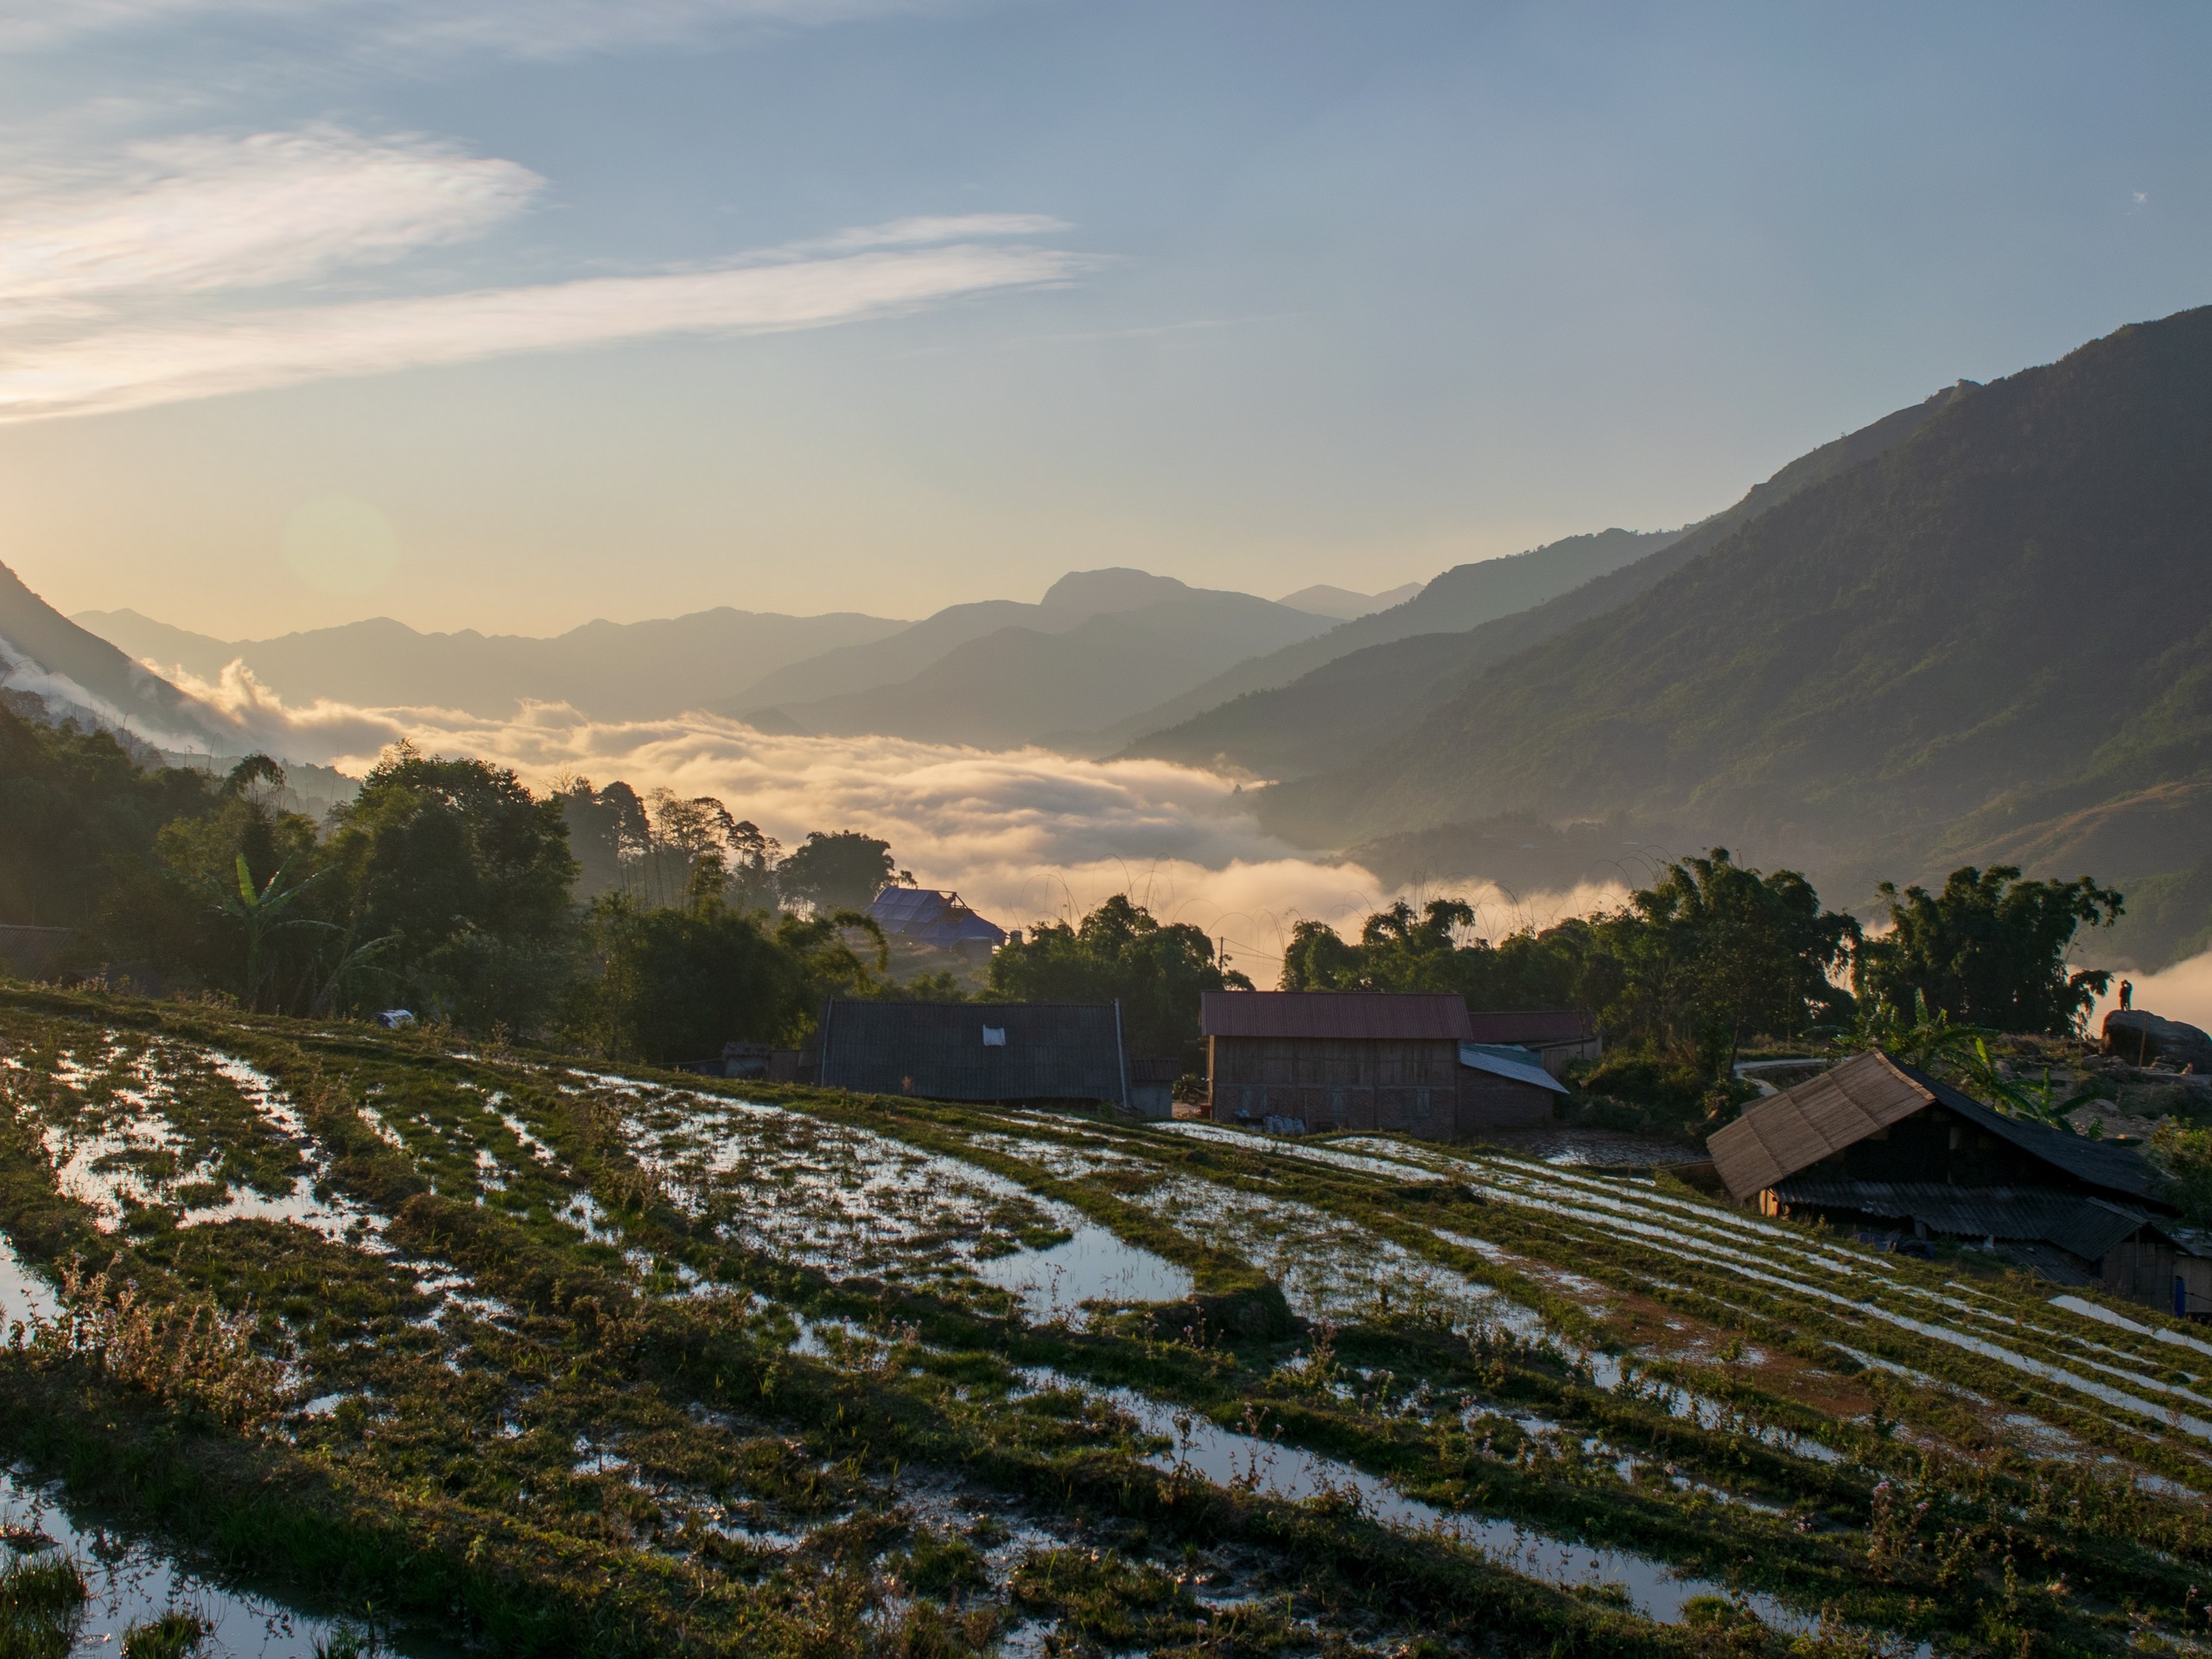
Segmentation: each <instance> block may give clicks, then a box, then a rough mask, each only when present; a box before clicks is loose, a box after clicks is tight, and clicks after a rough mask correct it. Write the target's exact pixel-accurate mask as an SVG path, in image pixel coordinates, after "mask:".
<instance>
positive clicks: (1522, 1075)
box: [1459, 1043, 1567, 1095]
mask: <svg viewBox="0 0 2212 1659" xmlns="http://www.w3.org/2000/svg"><path fill="white" fill-rule="evenodd" d="M1459 1064H1460V1065H1465V1066H1469V1067H1471V1068H1472V1069H1473V1070H1475V1071H1487V1072H1489V1073H1490V1074H1491V1076H1492V1077H1510V1078H1511V1079H1512V1080H1513V1081H1514V1082H1516V1083H1525V1084H1528V1085H1529V1087H1530V1088H1532V1089H1548V1090H1551V1091H1552V1093H1554V1094H1555V1095H1563V1094H1565V1093H1566V1092H1567V1085H1566V1084H1563V1083H1561V1082H1560V1080H1559V1079H1558V1078H1557V1077H1554V1076H1552V1074H1551V1073H1550V1072H1548V1071H1545V1070H1544V1063H1543V1061H1541V1059H1539V1058H1536V1054H1535V1051H1534V1050H1533V1049H1526V1048H1520V1047H1516V1046H1513V1045H1511V1044H1509V1043H1462V1044H1460V1045H1459Z"/></svg>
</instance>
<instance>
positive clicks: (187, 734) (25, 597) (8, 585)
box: [0, 564, 236, 750]
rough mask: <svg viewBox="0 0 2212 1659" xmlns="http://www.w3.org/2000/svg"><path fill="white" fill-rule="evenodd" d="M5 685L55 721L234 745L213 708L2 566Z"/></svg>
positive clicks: (185, 743)
mask: <svg viewBox="0 0 2212 1659" xmlns="http://www.w3.org/2000/svg"><path fill="white" fill-rule="evenodd" d="M0 688H5V689H7V690H14V691H17V692H22V693H27V694H29V696H35V697H36V698H37V699H38V700H39V701H40V702H41V703H43V704H44V705H45V706H46V708H47V709H48V711H49V712H50V713H51V714H52V715H54V716H56V717H73V718H75V719H76V720H77V721H79V723H80V724H85V725H97V726H100V727H104V728H118V727H119V728H124V729H126V730H128V731H130V733H131V734H133V735H134V736H136V737H137V738H139V739H141V740H143V741H146V742H149V743H152V744H154V745H156V746H157V747H162V748H169V749H195V750H196V749H205V748H207V747H215V746H219V745H221V744H223V743H225V742H226V741H227V742H232V743H235V741H236V734H234V733H232V730H231V728H230V726H229V723H228V722H227V721H225V720H224V719H223V718H222V717H221V716H220V715H218V714H217V713H216V712H215V711H214V710H213V709H209V708H207V707H206V706H205V705H204V704H201V703H200V702H195V701H194V699H192V698H190V697H188V696H185V694H184V693H183V692H181V691H180V690H177V689H176V687H175V686H173V685H171V684H170V683H168V681H167V680H164V679H162V678H160V677H157V676H156V675H153V674H149V673H148V672H147V671H145V670H144V669H143V668H142V667H140V666H139V665H138V664H137V663H135V662H133V661H132V660H131V659H130V658H129V657H127V656H125V655H124V653H123V652H120V651H118V650H117V649H116V648H115V647H114V646H113V645H110V644H109V643H108V642H107V641H106V640H105V639H101V638H100V637H99V635H97V634H94V633H90V632H86V630H85V629H83V628H81V627H79V626H77V624H75V623H74V622H72V621H71V620H69V619H68V618H67V617H66V616H64V615H62V614H61V613H60V612H59V611H57V610H55V609H54V607H52V606H51V605H49V604H48V603H47V602H46V601H44V600H42V599H41V598H40V597H39V596H38V595H37V594H35V593H33V592H32V591H31V590H30V589H29V588H27V587H25V586H24V585H23V582H22V578H21V577H19V576H18V575H16V573H15V572H14V571H13V570H10V569H9V568H8V567H7V566H6V565H4V564H0Z"/></svg>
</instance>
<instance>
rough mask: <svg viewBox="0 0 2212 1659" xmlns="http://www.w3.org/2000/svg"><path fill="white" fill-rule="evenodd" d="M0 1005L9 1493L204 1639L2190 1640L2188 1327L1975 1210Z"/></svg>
mask: <svg viewBox="0 0 2212 1659" xmlns="http://www.w3.org/2000/svg"><path fill="white" fill-rule="evenodd" d="M0 1045H3V1047H0V1137H3V1138H4V1142H5V1144H4V1147H0V1230H4V1232H5V1234H6V1236H7V1238H8V1240H9V1243H10V1248H9V1249H8V1251H7V1252H6V1253H4V1254H0V1305H4V1309H5V1313H4V1315H3V1316H0V1318H4V1319H5V1320H6V1321H9V1322H12V1323H15V1324H17V1325H20V1326H21V1329H20V1331H17V1332H14V1333H13V1335H12V1338H11V1340H10V1342H9V1344H8V1345H7V1346H6V1348H5V1351H4V1352H0V1378H4V1386H0V1453H3V1454H4V1456H5V1457H6V1459H9V1460H10V1462H11V1463H12V1465H13V1472H12V1474H11V1475H10V1478H9V1484H8V1485H7V1486H6V1488H5V1490H4V1491H0V1503H4V1504H5V1505H8V1506H12V1507H10V1515H14V1514H16V1512H17V1511H18V1510H22V1506H23V1505H25V1504H29V1505H31V1506H32V1508H33V1509H34V1510H36V1511H37V1513H39V1514H41V1515H44V1516H48V1517H49V1521H50V1523H49V1524H46V1525H44V1526H43V1528H42V1529H41V1528H38V1527H32V1526H29V1525H28V1524H25V1525H22V1526H18V1527H16V1529H14V1530H12V1531H10V1532H9V1533H8V1534H7V1536H9V1537H10V1538H12V1539H15V1540H16V1542H17V1544H18V1545H19V1546H20V1548H21V1551H22V1554H23V1558H24V1559H25V1560H34V1559H45V1557H44V1556H42V1555H40V1554H38V1553H37V1551H38V1550H39V1549H44V1550H45V1551H46V1553H47V1554H57V1553H77V1554H80V1555H82V1556H83V1557H84V1558H85V1564H86V1566H87V1567H92V1566H93V1565H95V1564H96V1563H95V1557H96V1556H97V1555H98V1552H99V1550H100V1549H108V1550H110V1551H111V1554H114V1555H115V1557H116V1559H123V1558H124V1557H125V1556H126V1555H127V1557H128V1559H130V1560H132V1561H136V1562H139V1563H141V1564H142V1566H143V1571H141V1572H139V1573H138V1575H137V1578H135V1579H133V1580H131V1582H132V1583H134V1584H138V1585H141V1586H145V1585H152V1586H156V1588H155V1589H153V1590H146V1589H143V1587H142V1589H141V1590H139V1591H137V1592H134V1593H136V1594H137V1595H138V1598H139V1601H140V1602H141V1603H143V1604H144V1605H143V1606H137V1605H136V1604H134V1607H135V1611H134V1617H135V1616H137V1615H138V1614H143V1613H149V1612H158V1611H161V1610H162V1609H161V1607H160V1605H156V1604H159V1603H160V1602H162V1599H163V1598H164V1597H167V1598H168V1599H172V1600H174V1599H178V1598H189V1597H193V1596H197V1597H199V1598H200V1599H202V1601H203V1602H206V1603H207V1605H211V1606H213V1607H215V1608H216V1610H217V1611H224V1610H226V1609H227V1610H231V1611H232V1612H235V1609H236V1608H238V1607H246V1608H248V1609H250V1610H251V1611H252V1618H253V1619H256V1620H258V1622H257V1623H253V1624H252V1629H253V1630H254V1631H255V1632H256V1634H255V1635H254V1637H253V1643H252V1644H251V1646H250V1647H246V1648H240V1647H238V1641H237V1639H236V1638H235V1637H232V1636H231V1635H228V1634H226V1635H224V1636H223V1637H222V1640H223V1642H224V1643H227V1644H228V1650H233V1651H254V1652H261V1653H266V1654H269V1655H271V1656H276V1655H280V1654H284V1653H293V1652H296V1653H301V1654H306V1653H308V1652H311V1651H314V1650H315V1649H316V1646H317V1644H318V1643H321V1644H323V1645H324V1646H326V1647H328V1646H331V1645H332V1644H334V1643H335V1644H338V1646H339V1647H340V1648H342V1646H343V1643H345V1642H346V1641H351V1640H353V1632H361V1633H365V1634H366V1635H367V1636H368V1637H371V1638H372V1639H373V1640H374V1641H376V1642H378V1643H385V1644H387V1645H389V1646H391V1647H392V1648H395V1649H398V1650H401V1651H410V1652H425V1653H429V1652H441V1651H454V1650H457V1649H460V1648H461V1647H468V1648H473V1649H478V1650H484V1651H492V1652H501V1653H576V1652H589V1653H594V1654H608V1655H624V1654H656V1655H658V1654H689V1653H701V1654H709V1653H726V1654H746V1655H753V1654H763V1655H782V1654H789V1655H801V1654H804V1655H817V1654H819V1655H840V1654H854V1655H858V1654H875V1653H882V1654H899V1655H912V1656H924V1655H963V1654H971V1653H973V1654H982V1653H992V1652H996V1653H1001V1654H1005V1655H1009V1656H1023V1655H1034V1656H1042V1655H1046V1654H1105V1653H1128V1654H1136V1653H1144V1654H1152V1655H1198V1654H1217V1655H1241V1654H1249V1655H1274V1654H1281V1655H1340V1654H1355V1653H1357V1654H1376V1655H1415V1654H1420V1655H1441V1654H1454V1653H1516V1654H1517V1653H1536V1652H1541V1653H1563V1654H1564V1653H1591V1654H1644V1653H1662V1654H1663V1653H1681V1654H1728V1655H1758V1654H1767V1653H1774V1654H1780V1653H1798V1654H1805V1655H1814V1654H1865V1653H1897V1654H1914V1653H1927V1654H1930V1655H1936V1654H1953V1653H1956V1654H1969V1653H1972V1654H1989V1655H2005V1656H2018V1655H2023V1654H2033V1655H2038V1656H2040V1655H2054V1654H2067V1653H2085V1654H2086V1653H2119V1652H2124V1651H2156V1650H2164V1651H2202V1650H2203V1649H2204V1648H2205V1646H2206V1645H2208V1637H2212V1630H2209V1629H2208V1617H2209V1616H2208V1612H2207V1606H2208V1598H2207V1596H2206V1594H2205V1591H2206V1590H2207V1589H2208V1588H2212V1525H2208V1518H2207V1510H2206V1504H2205V1500H2204V1497H2202V1494H2203V1493H2204V1492H2206V1491H2208V1490H2212V1333H2207V1332H2202V1331H2200V1330H2190V1329H2180V1328H2174V1327H2172V1326H2171V1324H2170V1323H2169V1322H2165V1321H2162V1320H2161V1319H2158V1317H2157V1316H2155V1315H2153V1314H2152V1313H2149V1312H2148V1311H2147V1310H2141V1309H2137V1308H2134V1307H2132V1306H2128V1305H2126V1304H2107V1303H2105V1302H2102V1301H2101V1300H2098V1299H2095V1298H2094V1297H2088V1296H2080V1295H2072V1294H2057V1293H2055V1292H2054V1291H2053V1289H2052V1288H2051V1287H2049V1286H2048V1285H2044V1284H2040V1283H2037V1282H2036V1281H2031V1280H2028V1279H2026V1278H2024V1277H2021V1276H2018V1275H2015V1274H2007V1273H2005V1272H2004V1271H2002V1270H2000V1269H1999V1268H1998V1266H1997V1265H1996V1264H1995V1263H1993V1262H1992V1261H1991V1260H1989V1259H1988V1258H1986V1257H1983V1256H1980V1255H1978V1254H1977V1253H1974V1252H1967V1253H1965V1254H1963V1255H1960V1256H1959V1257H1957V1258H1956V1259H1954V1260H1948V1261H1940V1262H1934V1263H1926V1262H1913V1261H1910V1260H1905V1259H1900V1258H1897V1257H1893V1256H1888V1255H1880V1254H1878V1253H1876V1252H1873V1251H1872V1250H1869V1249H1866V1248H1864V1247H1861V1246H1859V1245H1856V1244H1853V1243H1849V1242H1847V1241H1846V1240H1844V1239H1842V1238H1840V1237H1838V1236H1835V1235H1834V1234H1828V1233H1822V1232H1820V1231H1817V1230H1811V1229H1808V1228H1804V1227H1799V1226H1795V1225H1789V1224H1778V1223H1774V1222H1769V1221H1763V1220H1761V1219H1759V1218H1758V1217H1756V1216H1751V1215H1748V1214H1745V1212H1743V1211H1738V1210H1735V1209H1732V1208H1729V1207H1726V1206H1725V1205H1718V1204H1715V1203H1714V1202H1713V1201H1711V1200H1709V1199H1707V1198H1705V1197H1702V1196H1700V1194H1699V1193H1698V1192H1694V1191H1692V1190H1691V1189H1690V1188H1688V1187H1687V1186H1684V1185H1681V1184H1680V1183H1679V1182H1677V1181H1675V1180H1674V1179H1672V1178H1671V1177H1669V1176H1667V1175H1665V1174H1664V1173H1659V1174H1653V1173H1643V1172H1638V1171H1636V1170H1634V1169H1629V1170H1614V1171H1604V1172H1601V1171H1599V1170H1596V1169H1592V1168H1588V1167H1577V1166H1566V1165H1561V1164H1558V1163H1550V1162H1544V1161H1539V1160H1534V1159H1529V1158H1522V1157H1516V1156H1513V1155H1510V1154H1506V1153H1503V1152H1499V1151H1495V1150H1489V1149H1482V1148H1468V1149H1449V1148H1442V1147H1430V1146H1426V1145H1421V1144H1418V1143H1411V1142H1404V1141H1395V1140H1389V1139H1378V1138H1374V1137H1367V1138H1357V1137H1352V1138H1337V1139H1332V1140H1327V1141H1273V1140H1267V1139H1264V1138H1259V1137H1252V1136H1246V1135H1238V1134H1234V1133H1230V1132H1226V1131H1223V1130H1220V1129H1217V1128H1212V1127H1211V1126H1206V1125H1196V1124H1192V1125H1179V1126H1166V1125H1159V1126H1141V1125H1133V1124H1125V1123H1120V1122H1100V1121H1093V1120H1090V1119H1081V1118H1073V1117H1067V1116H1051V1115H1045V1114H1034V1113H1019V1112H994V1111H986V1110H981V1109H964V1108H957V1107H950V1106H937V1105H931V1104H926V1103H916V1102H912V1101H904V1100H883V1099H873V1098H866V1097H856V1096H839V1095H830V1094H824V1093H819V1092H813V1091H808V1090H794V1089H773V1088H768V1087H765V1086H759V1085H737V1084H719V1083H707V1082H703V1081H702V1080H700V1079H696V1078H689V1077H673V1076H656V1075H650V1074H639V1075H634V1076H632V1075H617V1074H614V1073H611V1072H610V1071H607V1069H606V1068H604V1067H594V1066H587V1065H581V1064H578V1063H574V1062H571V1061H569V1060H566V1059H563V1058H561V1057H558V1056H554V1055H550V1054H541V1053H529V1052H505V1051H501V1052H473V1053H472V1052H461V1051H458V1050H454V1049H452V1048H448V1047H447V1046H442V1045H441V1044H440V1043H439V1042H438V1041H437V1040H435V1039H434V1038H433V1037H431V1036H429V1035H420V1036H416V1035H400V1036H385V1035H382V1034H372V1033H365V1032H363V1031H360V1030H359V1029H356V1028H353V1027H315V1026H308V1025H299V1024H289V1023H284V1022H278V1021H273V1020H253V1019H245V1018H240V1017H238V1016H235V1015H231V1014H224V1013H221V1012H219V1011H213V1010H207V1009H200V1008H187V1007H179V1006H164V1005H156V1004H149V1003H134V1002H129V1001H121V1000H112V1001H111V1000H106V999H99V998H92V997H83V998H78V997H67V996H61V995H51V994H47V993H42V992H33V991H26V990H15V991H8V990H0ZM41 1506H43V1507H41ZM26 1512H28V1511H26ZM34 1533H39V1534H41V1535H42V1536H43V1537H45V1538H46V1539H47V1540H48V1543H49V1544H50V1548H48V1545H47V1544H39V1543H38V1540H37V1539H36V1538H34V1537H32V1536H31V1535H32V1534H34ZM34 1546H36V1548H33V1547H34ZM4 1565H5V1562H4V1561H0V1566H4ZM87 1576H88V1578H92V1579H94V1580H96V1579H97V1574H96V1573H88V1575H87ZM112 1576H113V1575H112V1574H111V1578H112ZM7 1581H8V1580H6V1579H5V1577H4V1575H0V1625H4V1623H5V1620H6V1619H7V1618H10V1617H12V1615H11V1614H10V1612H9V1611H8V1605H7V1601H6V1597H7V1594H8V1592H7V1591H6V1589H5V1585H6V1583H7ZM161 1586H167V1587H166V1588H162V1587H161ZM95 1611H96V1610H95ZM111 1611H112V1610H111ZM118 1617H119V1616H118ZM218 1622H219V1624H220V1629H221V1630H223V1631H225V1632H230V1631H232V1630H238V1629H244V1628H245V1624H240V1623H239V1619H238V1618H237V1617H232V1618H230V1619H229V1622H227V1623H220V1621H218ZM117 1628H119V1627H118V1624H117V1620H116V1618H107V1620H106V1623H105V1624H103V1623H102V1622H101V1618H99V1617H95V1616H94V1614H93V1613H87V1614H85V1615H83V1616H81V1617H80V1618H79V1623H78V1624H77V1625H76V1626H74V1627H73V1629H74V1637H73V1640H74V1642H75V1644H76V1650H78V1651H80V1652H86V1653H90V1652H96V1651H107V1652H112V1651H114V1650H115V1649H114V1647H113V1645H112V1644H110V1645H108V1646H106V1647H105V1648H103V1647H101V1646H100V1645H99V1639H100V1637H101V1636H102V1634H103V1633H107V1634H108V1635H109V1637H110V1642H111V1643H112V1632H113V1631H114V1630H116V1629H117ZM11 1639H13V1638H11V1637H9V1636H8V1635H7V1633H6V1630H4V1629H0V1651H4V1652H13V1651H18V1650H21V1651H34V1650H41V1651H54V1652H57V1653H59V1652H66V1651H68V1650H69V1649H68V1646H67V1641H68V1640H69V1639H70V1638H68V1637H64V1638H63V1640H64V1645H63V1646H62V1647H60V1648H50V1649H31V1648H10V1647H9V1646H7V1645H6V1644H7V1643H8V1642H9V1641H10V1640H11ZM207 1650H208V1651H215V1650H217V1649H215V1648H214V1647H212V1646H211V1647H210V1648H208V1649H207Z"/></svg>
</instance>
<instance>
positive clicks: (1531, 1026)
mask: <svg viewBox="0 0 2212 1659" xmlns="http://www.w3.org/2000/svg"><path fill="white" fill-rule="evenodd" d="M1467 1020H1468V1024H1469V1025H1470V1026H1471V1027H1472V1030H1473V1036H1474V1039H1475V1041H1477V1042H1478V1043H1510V1044H1518V1045H1519V1046H1522V1047H1523V1048H1554V1047H1558V1046H1561V1045H1563V1044H1567V1043H1587V1042H1591V1041H1593V1040H1594V1039H1596V1037H1597V1035H1598V1026H1597V1022H1596V1021H1595V1020H1592V1019H1591V1017H1590V1016H1589V1015H1588V1014H1585V1013H1583V1012H1582V1011H1581V1010H1580V1008H1477V1009H1475V1010H1473V1011H1472V1012H1471V1013H1470V1014H1468V1015H1467Z"/></svg>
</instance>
